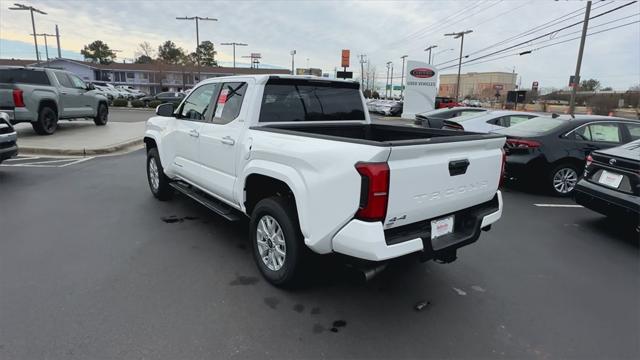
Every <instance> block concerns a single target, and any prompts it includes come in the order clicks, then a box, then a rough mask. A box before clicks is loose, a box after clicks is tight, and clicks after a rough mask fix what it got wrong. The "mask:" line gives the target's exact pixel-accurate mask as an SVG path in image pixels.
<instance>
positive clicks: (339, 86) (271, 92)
mask: <svg viewBox="0 0 640 360" xmlns="http://www.w3.org/2000/svg"><path fill="white" fill-rule="evenodd" d="M348 120H365V112H364V108H363V105H362V99H361V97H360V90H359V88H358V84H353V83H349V82H344V83H343V82H333V81H323V80H306V79H305V80H300V79H271V80H269V82H268V83H267V84H266V85H265V88H264V95H263V97H262V107H261V109H260V122H275V121H348Z"/></svg>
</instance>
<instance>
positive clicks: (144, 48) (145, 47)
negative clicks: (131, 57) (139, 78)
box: [135, 41, 156, 59]
mask: <svg viewBox="0 0 640 360" xmlns="http://www.w3.org/2000/svg"><path fill="white" fill-rule="evenodd" d="M135 55H136V57H140V56H143V55H144V56H147V57H149V58H152V59H153V58H155V57H156V51H155V49H154V48H153V46H151V44H149V42H148V41H144V42H141V43H140V44H138V50H136V54H135Z"/></svg>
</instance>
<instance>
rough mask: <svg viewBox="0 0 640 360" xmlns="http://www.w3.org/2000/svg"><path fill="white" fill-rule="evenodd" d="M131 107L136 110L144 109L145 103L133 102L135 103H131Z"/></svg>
mask: <svg viewBox="0 0 640 360" xmlns="http://www.w3.org/2000/svg"><path fill="white" fill-rule="evenodd" d="M131 107H134V108H141V107H144V102H142V101H140V100H133V101H131Z"/></svg>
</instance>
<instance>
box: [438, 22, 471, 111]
mask: <svg viewBox="0 0 640 360" xmlns="http://www.w3.org/2000/svg"><path fill="white" fill-rule="evenodd" d="M472 32H473V30H465V31H460V32H454V33H449V34H444V36H453V38H454V39H457V38H460V58H458V81H457V82H456V101H458V96H459V94H460V69H461V68H462V48H463V47H464V36H465V35H466V34H471V33H472Z"/></svg>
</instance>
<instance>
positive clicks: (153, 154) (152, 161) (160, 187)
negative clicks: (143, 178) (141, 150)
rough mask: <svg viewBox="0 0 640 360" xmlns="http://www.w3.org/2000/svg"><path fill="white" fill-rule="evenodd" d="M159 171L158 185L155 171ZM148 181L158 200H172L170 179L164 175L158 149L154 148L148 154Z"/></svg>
mask: <svg viewBox="0 0 640 360" xmlns="http://www.w3.org/2000/svg"><path fill="white" fill-rule="evenodd" d="M154 166H155V170H156V171H157V174H156V175H157V184H156V183H155V181H154V180H153V176H154V175H153V169H154ZM147 181H148V182H149V189H151V193H152V194H153V196H155V198H156V199H158V200H161V201H165V200H169V199H171V196H172V195H173V188H172V187H171V185H169V178H168V177H167V176H166V175H165V174H164V169H163V168H162V164H161V163H160V155H158V149H156V148H153V149H151V150H149V151H148V152H147Z"/></svg>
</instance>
